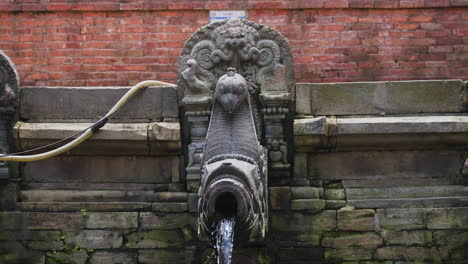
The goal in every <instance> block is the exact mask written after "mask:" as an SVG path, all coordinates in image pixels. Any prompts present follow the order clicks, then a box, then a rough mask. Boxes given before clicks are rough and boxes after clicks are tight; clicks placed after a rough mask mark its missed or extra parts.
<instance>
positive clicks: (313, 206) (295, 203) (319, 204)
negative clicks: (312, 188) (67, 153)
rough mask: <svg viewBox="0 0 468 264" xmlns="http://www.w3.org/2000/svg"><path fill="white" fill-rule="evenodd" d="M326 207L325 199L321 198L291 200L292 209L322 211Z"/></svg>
mask: <svg viewBox="0 0 468 264" xmlns="http://www.w3.org/2000/svg"><path fill="white" fill-rule="evenodd" d="M323 209H325V200H320V199H297V200H292V201H291V210H294V211H302V210H307V211H310V212H320V211H322V210H323Z"/></svg>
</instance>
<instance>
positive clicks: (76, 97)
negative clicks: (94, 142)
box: [20, 87, 178, 121]
mask: <svg viewBox="0 0 468 264" xmlns="http://www.w3.org/2000/svg"><path fill="white" fill-rule="evenodd" d="M129 89H130V88H129V87H22V89H21V95H20V96H21V98H20V103H21V107H20V115H21V118H22V119H29V120H31V119H35V120H38V119H66V120H70V119H93V120H97V118H99V117H102V116H104V115H105V114H106V113H107V111H109V110H110V109H111V108H112V106H114V104H115V103H116V102H117V101H118V100H119V99H120V98H121V96H123V95H124V94H125V93H126V92H127V91H128V90H129ZM38 102H41V103H38ZM177 106H178V104H177V89H176V88H175V87H150V88H146V91H145V92H144V96H137V97H136V98H135V99H134V100H132V102H131V103H130V104H128V105H127V106H126V107H125V108H123V109H122V110H120V111H119V112H118V113H117V114H116V115H115V116H113V118H112V119H115V120H118V121H124V120H157V119H163V118H178V107H177Z"/></svg>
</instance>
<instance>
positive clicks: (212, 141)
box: [178, 19, 294, 243]
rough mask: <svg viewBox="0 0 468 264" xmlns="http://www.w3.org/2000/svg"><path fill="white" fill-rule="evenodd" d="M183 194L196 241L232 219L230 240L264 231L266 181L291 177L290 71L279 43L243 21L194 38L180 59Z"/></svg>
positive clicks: (261, 235)
mask: <svg viewBox="0 0 468 264" xmlns="http://www.w3.org/2000/svg"><path fill="white" fill-rule="evenodd" d="M178 87H179V98H180V104H181V105H182V112H183V117H184V119H183V123H184V127H185V131H186V132H185V142H186V144H185V145H186V146H187V149H186V157H187V167H186V173H187V189H188V190H189V191H192V192H197V193H198V198H199V200H198V213H199V236H200V237H201V238H211V237H212V233H213V232H216V229H217V223H220V222H221V220H222V219H232V218H235V223H236V224H235V239H237V240H238V242H240V243H242V242H248V241H250V242H258V241H263V240H264V239H265V235H266V233H267V230H268V202H267V196H268V181H269V180H273V181H276V182H281V181H283V180H284V179H287V178H288V177H289V176H290V169H291V166H290V164H291V161H290V160H291V157H290V155H289V154H288V153H289V151H288V149H289V148H290V147H291V142H289V141H290V140H288V135H287V132H285V131H288V130H291V128H292V118H291V115H290V111H289V110H290V109H292V107H293V103H292V100H291V98H294V64H293V57H292V54H291V50H290V47H289V45H288V43H287V41H286V39H285V38H284V37H283V36H281V35H280V34H279V33H278V32H276V31H275V30H273V29H271V28H268V27H266V26H263V25H260V24H257V23H255V22H252V21H248V20H241V19H229V20H226V21H223V22H218V23H212V24H209V25H207V26H205V27H203V28H201V29H200V30H199V31H197V32H196V33H195V34H194V35H193V36H192V37H191V38H190V39H189V41H188V42H187V43H186V44H185V46H184V49H183V52H182V55H181V57H180V60H179V70H178Z"/></svg>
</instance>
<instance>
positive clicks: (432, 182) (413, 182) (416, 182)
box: [343, 179, 462, 188]
mask: <svg viewBox="0 0 468 264" xmlns="http://www.w3.org/2000/svg"><path fill="white" fill-rule="evenodd" d="M456 184H458V185H460V184H462V182H461V181H460V180H458V179H388V180H386V179H378V180H372V179H368V180H344V181H343V186H344V187H345V188H372V187H382V186H386V187H400V186H407V187H409V186H448V185H456Z"/></svg>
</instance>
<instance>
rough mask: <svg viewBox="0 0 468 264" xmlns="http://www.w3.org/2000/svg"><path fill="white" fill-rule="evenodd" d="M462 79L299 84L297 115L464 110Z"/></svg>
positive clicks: (455, 111)
mask: <svg viewBox="0 0 468 264" xmlns="http://www.w3.org/2000/svg"><path fill="white" fill-rule="evenodd" d="M463 89H466V88H464V83H463V81H461V80H428V81H394V82H355V83H298V84H297V85H296V91H297V95H298V96H297V98H296V102H297V103H296V112H297V113H298V114H300V115H369V114H382V113H385V114H419V113H459V112H463V111H464V109H463V93H464V91H463Z"/></svg>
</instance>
